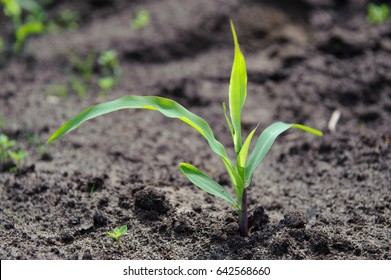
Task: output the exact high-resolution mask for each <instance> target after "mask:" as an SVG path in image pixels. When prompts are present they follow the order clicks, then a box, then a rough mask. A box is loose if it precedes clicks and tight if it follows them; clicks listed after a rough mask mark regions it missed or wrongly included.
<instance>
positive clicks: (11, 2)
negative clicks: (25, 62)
mask: <svg viewBox="0 0 391 280" xmlns="http://www.w3.org/2000/svg"><path fill="white" fill-rule="evenodd" d="M0 3H1V4H2V5H3V13H4V15H6V16H7V17H10V18H11V20H12V29H13V33H14V37H15V43H14V45H13V50H14V52H15V53H20V52H21V51H22V50H23V48H24V45H25V41H26V39H27V37H29V36H30V35H33V34H40V33H43V32H44V30H45V26H44V23H43V22H44V20H45V18H46V14H45V12H44V11H43V9H42V7H41V6H40V5H39V4H38V3H37V2H36V1H34V0H0Z"/></svg>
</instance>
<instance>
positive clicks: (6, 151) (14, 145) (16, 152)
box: [0, 134, 27, 171]
mask: <svg viewBox="0 0 391 280" xmlns="http://www.w3.org/2000/svg"><path fill="white" fill-rule="evenodd" d="M18 146H19V143H18V142H17V141H15V140H10V139H9V138H8V136H7V135H5V134H0V164H1V165H4V166H7V164H12V166H10V167H9V171H16V168H17V167H20V166H21V164H22V163H23V160H24V159H25V158H26V157H27V153H26V151H24V150H22V149H19V148H18Z"/></svg>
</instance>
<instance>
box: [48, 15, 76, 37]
mask: <svg viewBox="0 0 391 280" xmlns="http://www.w3.org/2000/svg"><path fill="white" fill-rule="evenodd" d="M79 20H80V14H79V12H78V11H73V10H62V11H60V12H59V13H58V14H57V15H55V16H54V18H53V19H52V20H50V21H49V22H48V24H47V30H48V32H50V33H58V32H61V31H63V30H69V31H70V30H77V29H78V28H79V23H78V22H79Z"/></svg>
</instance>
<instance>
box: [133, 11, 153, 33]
mask: <svg viewBox="0 0 391 280" xmlns="http://www.w3.org/2000/svg"><path fill="white" fill-rule="evenodd" d="M150 23H151V17H150V15H149V12H148V11H147V10H145V9H140V10H138V11H137V13H136V16H135V17H134V19H132V20H131V21H130V22H129V25H130V27H131V28H132V29H133V30H138V29H141V28H144V27H146V26H148V25H149V24H150Z"/></svg>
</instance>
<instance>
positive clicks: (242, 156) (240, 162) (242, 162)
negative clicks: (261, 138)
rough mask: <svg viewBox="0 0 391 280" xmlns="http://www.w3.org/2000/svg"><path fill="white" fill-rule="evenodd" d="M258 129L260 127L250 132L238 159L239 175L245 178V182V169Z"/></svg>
mask: <svg viewBox="0 0 391 280" xmlns="http://www.w3.org/2000/svg"><path fill="white" fill-rule="evenodd" d="M257 128H258V126H257V127H256V128H254V129H253V130H252V131H251V132H250V134H249V135H248V136H247V139H246V141H244V144H243V147H242V149H241V150H240V153H239V155H238V158H237V162H236V165H237V167H238V171H239V174H240V176H241V177H242V178H243V180H244V172H245V167H246V161H247V155H248V149H249V148H250V144H251V139H252V138H253V136H254V133H255V131H256V130H257Z"/></svg>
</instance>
